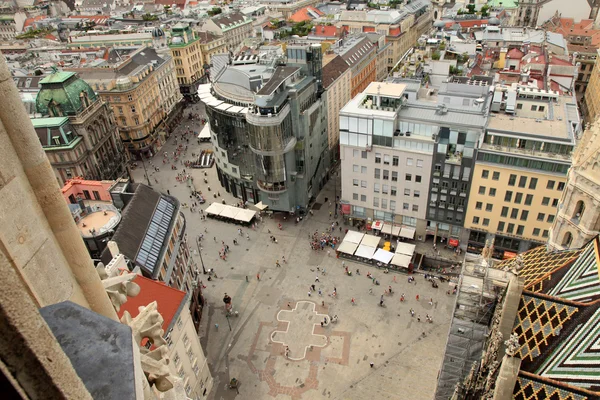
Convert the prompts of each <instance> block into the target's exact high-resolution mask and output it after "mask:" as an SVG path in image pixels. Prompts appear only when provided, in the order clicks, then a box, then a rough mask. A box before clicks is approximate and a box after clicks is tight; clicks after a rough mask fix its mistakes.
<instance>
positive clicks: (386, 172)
mask: <svg viewBox="0 0 600 400" xmlns="http://www.w3.org/2000/svg"><path fill="white" fill-rule="evenodd" d="M383 179H385V180H386V181H387V180H388V179H390V171H388V170H387V169H384V170H383Z"/></svg>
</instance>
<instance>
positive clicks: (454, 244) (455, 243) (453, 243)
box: [448, 238, 458, 247]
mask: <svg viewBox="0 0 600 400" xmlns="http://www.w3.org/2000/svg"><path fill="white" fill-rule="evenodd" d="M448 244H449V245H450V246H452V247H458V239H453V238H450V239H449V240H448Z"/></svg>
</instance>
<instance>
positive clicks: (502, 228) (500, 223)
mask: <svg viewBox="0 0 600 400" xmlns="http://www.w3.org/2000/svg"><path fill="white" fill-rule="evenodd" d="M497 231H498V232H502V231H504V221H500V222H498V229H497Z"/></svg>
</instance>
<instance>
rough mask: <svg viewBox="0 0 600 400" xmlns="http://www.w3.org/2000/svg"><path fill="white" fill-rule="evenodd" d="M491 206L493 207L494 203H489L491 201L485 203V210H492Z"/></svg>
mask: <svg viewBox="0 0 600 400" xmlns="http://www.w3.org/2000/svg"><path fill="white" fill-rule="evenodd" d="M493 208H494V205H493V204H491V203H487V204H486V205H485V211H488V212H490V211H492V209H493Z"/></svg>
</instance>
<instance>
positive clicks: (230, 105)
mask: <svg viewBox="0 0 600 400" xmlns="http://www.w3.org/2000/svg"><path fill="white" fill-rule="evenodd" d="M231 107H233V104H229V103H222V104H219V105H218V106H217V110H222V111H225V110H227V109H228V108H231Z"/></svg>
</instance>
